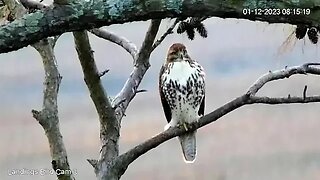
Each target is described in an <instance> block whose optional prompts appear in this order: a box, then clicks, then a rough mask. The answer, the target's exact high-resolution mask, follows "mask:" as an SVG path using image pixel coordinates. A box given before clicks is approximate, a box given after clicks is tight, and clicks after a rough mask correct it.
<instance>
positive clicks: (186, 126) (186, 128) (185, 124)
mask: <svg viewBox="0 0 320 180" xmlns="http://www.w3.org/2000/svg"><path fill="white" fill-rule="evenodd" d="M182 125H183V127H184V129H185V130H186V131H188V125H187V123H183V124H182Z"/></svg>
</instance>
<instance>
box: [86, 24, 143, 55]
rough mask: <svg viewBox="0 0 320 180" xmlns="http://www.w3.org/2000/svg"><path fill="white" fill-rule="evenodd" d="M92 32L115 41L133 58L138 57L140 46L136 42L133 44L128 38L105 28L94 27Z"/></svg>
mask: <svg viewBox="0 0 320 180" xmlns="http://www.w3.org/2000/svg"><path fill="white" fill-rule="evenodd" d="M90 32H91V33H93V34H95V35H96V36H98V37H100V38H103V39H106V40H108V41H110V42H113V43H115V44H117V45H119V46H121V47H123V48H124V49H125V50H126V51H127V52H128V53H130V54H131V56H132V58H133V59H136V56H137V54H138V48H137V46H136V45H135V44H133V43H132V42H131V41H129V40H128V39H127V38H125V37H122V36H119V35H116V34H115V33H113V32H110V31H107V30H104V29H92V30H90Z"/></svg>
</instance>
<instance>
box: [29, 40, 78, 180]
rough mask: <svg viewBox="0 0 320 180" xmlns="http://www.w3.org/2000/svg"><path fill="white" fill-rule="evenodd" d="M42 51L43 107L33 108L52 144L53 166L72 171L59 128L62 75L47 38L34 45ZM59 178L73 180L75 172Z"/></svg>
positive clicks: (57, 169) (58, 169)
mask: <svg viewBox="0 0 320 180" xmlns="http://www.w3.org/2000/svg"><path fill="white" fill-rule="evenodd" d="M33 47H35V49H37V51H38V52H39V53H40V55H41V57H42V60H43V66H44V70H45V81H44V83H43V84H44V91H43V93H44V96H43V107H42V110H41V111H36V110H32V114H33V117H34V118H35V119H36V120H37V121H38V122H39V123H40V124H41V126H42V127H43V129H44V131H45V134H46V136H47V138H48V141H49V145H50V154H51V158H52V168H53V169H54V170H55V171H56V172H61V170H67V171H66V172H71V171H70V166H69V162H68V158H67V151H66V148H65V146H64V143H63V139H62V135H61V132H60V128H59V126H60V125H59V116H58V105H57V97H58V91H59V85H60V82H61V78H62V77H61V76H60V74H59V72H58V69H57V66H56V63H55V61H56V60H55V55H54V52H53V47H52V46H51V45H50V44H49V42H48V40H47V39H43V40H41V41H40V42H38V43H36V44H34V45H33ZM57 177H58V179H59V180H73V179H74V177H73V174H68V173H66V174H57Z"/></svg>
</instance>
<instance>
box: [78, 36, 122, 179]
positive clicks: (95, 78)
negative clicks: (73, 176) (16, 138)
mask: <svg viewBox="0 0 320 180" xmlns="http://www.w3.org/2000/svg"><path fill="white" fill-rule="evenodd" d="M73 36H74V40H75V44H76V50H77V52H78V57H79V60H80V63H81V67H82V71H83V74H84V81H85V82H86V85H87V87H88V89H89V92H90V97H91V99H92V101H93V103H94V105H95V108H96V110H97V113H98V116H99V120H100V142H101V150H100V158H99V160H98V161H95V163H92V162H94V161H93V160H91V161H89V162H91V164H92V165H95V166H94V168H95V173H96V175H97V178H98V179H110V178H111V177H115V176H114V175H113V174H112V172H110V171H109V166H110V164H109V163H110V162H111V161H112V160H113V159H114V158H115V157H117V156H118V154H119V136H120V135H119V130H120V125H119V123H118V120H117V119H116V116H115V112H114V109H113V107H112V106H111V103H110V102H109V99H108V95H107V93H106V92H105V90H104V88H103V86H102V84H101V81H100V75H99V71H98V69H97V66H96V64H95V61H94V57H93V51H92V49H91V45H90V42H89V37H88V34H87V32H86V31H79V32H74V33H73Z"/></svg>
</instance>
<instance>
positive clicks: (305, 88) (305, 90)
mask: <svg viewBox="0 0 320 180" xmlns="http://www.w3.org/2000/svg"><path fill="white" fill-rule="evenodd" d="M307 89H308V86H307V85H305V86H304V89H303V99H304V100H305V99H306V97H307Z"/></svg>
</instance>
